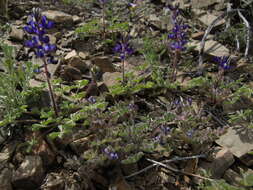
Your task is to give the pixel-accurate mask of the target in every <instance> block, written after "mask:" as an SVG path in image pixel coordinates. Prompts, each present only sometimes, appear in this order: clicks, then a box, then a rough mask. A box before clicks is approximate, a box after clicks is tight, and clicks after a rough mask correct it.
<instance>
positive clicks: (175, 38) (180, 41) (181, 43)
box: [168, 5, 189, 51]
mask: <svg viewBox="0 0 253 190" xmlns="http://www.w3.org/2000/svg"><path fill="white" fill-rule="evenodd" d="M169 9H170V11H171V13H172V15H171V20H172V23H173V28H172V31H171V33H170V34H169V35H168V38H169V39H171V40H172V42H171V43H170V48H171V49H173V50H180V51H184V50H185V49H186V48H185V45H186V44H187V30H188V28H189V26H188V25H186V24H183V21H182V20H181V19H180V18H179V13H180V11H179V6H178V5H175V6H173V5H169Z"/></svg>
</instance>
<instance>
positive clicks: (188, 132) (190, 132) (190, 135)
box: [186, 129, 195, 138]
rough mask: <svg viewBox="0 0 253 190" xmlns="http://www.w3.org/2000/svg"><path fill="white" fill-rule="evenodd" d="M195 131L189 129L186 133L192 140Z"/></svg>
mask: <svg viewBox="0 0 253 190" xmlns="http://www.w3.org/2000/svg"><path fill="white" fill-rule="evenodd" d="M194 132H195V131H194V129H189V130H188V131H187V132H186V135H187V136H188V137H190V138H192V137H193V135H194Z"/></svg>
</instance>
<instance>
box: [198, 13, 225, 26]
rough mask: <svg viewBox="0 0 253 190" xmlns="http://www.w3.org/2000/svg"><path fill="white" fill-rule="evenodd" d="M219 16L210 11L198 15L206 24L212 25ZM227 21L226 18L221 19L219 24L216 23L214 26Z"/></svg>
mask: <svg viewBox="0 0 253 190" xmlns="http://www.w3.org/2000/svg"><path fill="white" fill-rule="evenodd" d="M217 18H218V17H217V16H215V15H213V14H210V13H208V14H205V15H202V16H200V17H198V19H199V21H200V22H201V23H202V24H204V25H205V26H209V25H211V24H212V22H213V21H214V20H215V19H217ZM225 22H226V21H225V19H221V20H220V21H219V22H218V23H217V24H215V25H214V28H215V27H218V26H220V25H222V24H224V23H225Z"/></svg>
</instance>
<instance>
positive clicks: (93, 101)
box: [88, 96, 96, 104]
mask: <svg viewBox="0 0 253 190" xmlns="http://www.w3.org/2000/svg"><path fill="white" fill-rule="evenodd" d="M88 102H89V103H91V104H95V103H96V99H95V98H94V96H90V97H89V98H88Z"/></svg>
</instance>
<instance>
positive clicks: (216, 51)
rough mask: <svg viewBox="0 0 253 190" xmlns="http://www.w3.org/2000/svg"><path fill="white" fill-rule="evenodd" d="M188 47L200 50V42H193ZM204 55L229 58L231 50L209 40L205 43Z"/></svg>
mask: <svg viewBox="0 0 253 190" xmlns="http://www.w3.org/2000/svg"><path fill="white" fill-rule="evenodd" d="M187 45H188V46H196V47H195V50H196V51H199V50H200V41H196V40H194V41H192V42H190V43H188V44H187ZM204 53H205V54H208V55H210V56H229V54H230V53H229V49H228V48H226V47H225V46H223V45H222V44H220V43H219V42H216V41H214V40H207V41H206V43H205V48H204Z"/></svg>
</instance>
